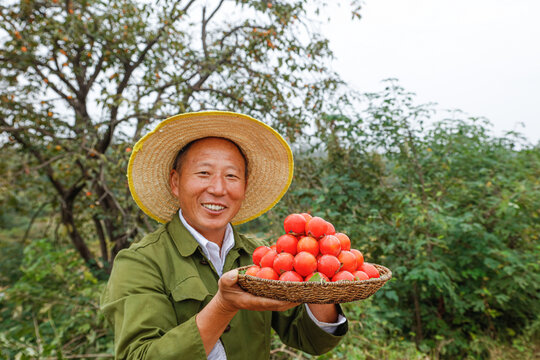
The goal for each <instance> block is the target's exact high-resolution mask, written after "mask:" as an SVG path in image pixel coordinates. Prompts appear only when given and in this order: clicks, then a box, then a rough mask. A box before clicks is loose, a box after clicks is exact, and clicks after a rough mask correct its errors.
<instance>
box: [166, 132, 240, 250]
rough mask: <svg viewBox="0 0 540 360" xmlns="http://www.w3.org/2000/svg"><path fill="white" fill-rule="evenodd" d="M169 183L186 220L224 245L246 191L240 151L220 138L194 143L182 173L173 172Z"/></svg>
mask: <svg viewBox="0 0 540 360" xmlns="http://www.w3.org/2000/svg"><path fill="white" fill-rule="evenodd" d="M170 184H171V190H172V192H173V194H174V195H175V196H176V197H177V198H178V200H179V202H180V208H181V209H182V214H183V216H184V218H185V219H186V221H187V222H188V223H189V224H190V225H191V226H192V227H193V228H195V230H197V231H198V232H200V233H201V234H202V235H203V236H204V237H205V238H207V239H208V240H210V241H214V242H216V241H217V242H218V243H220V244H221V241H222V239H223V234H224V231H225V228H226V226H227V224H228V223H229V222H230V221H231V219H232V218H233V217H234V216H235V215H236V213H237V212H238V211H239V210H240V207H241V205H242V201H243V200H244V195H245V192H246V178H245V162H244V158H243V157H242V155H241V154H240V151H239V150H238V148H237V147H236V146H235V145H234V144H233V143H231V142H230V141H227V140H224V139H219V138H207V139H202V140H199V141H197V142H195V143H193V144H192V145H191V147H190V148H189V149H188V150H187V153H186V154H185V156H184V158H183V161H182V164H181V167H180V169H179V172H177V171H175V170H173V171H172V172H171V181H170Z"/></svg>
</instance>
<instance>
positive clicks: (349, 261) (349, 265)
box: [338, 250, 358, 273]
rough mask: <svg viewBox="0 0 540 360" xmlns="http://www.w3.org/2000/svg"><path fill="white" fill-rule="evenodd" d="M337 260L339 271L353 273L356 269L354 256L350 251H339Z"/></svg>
mask: <svg viewBox="0 0 540 360" xmlns="http://www.w3.org/2000/svg"><path fill="white" fill-rule="evenodd" d="M338 260H339V262H340V263H341V270H345V271H348V272H351V273H353V272H355V271H356V269H357V267H358V266H357V265H356V256H355V255H354V254H353V253H352V252H350V251H346V250H345V251H343V250H342V251H341V252H340V253H339V255H338Z"/></svg>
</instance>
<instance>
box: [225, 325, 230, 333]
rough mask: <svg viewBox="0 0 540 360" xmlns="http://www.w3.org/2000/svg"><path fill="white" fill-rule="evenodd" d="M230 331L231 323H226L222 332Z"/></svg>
mask: <svg viewBox="0 0 540 360" xmlns="http://www.w3.org/2000/svg"><path fill="white" fill-rule="evenodd" d="M229 331H231V325H227V327H226V328H225V330H223V332H224V333H226V332H229Z"/></svg>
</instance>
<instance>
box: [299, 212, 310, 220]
mask: <svg viewBox="0 0 540 360" xmlns="http://www.w3.org/2000/svg"><path fill="white" fill-rule="evenodd" d="M300 215H302V216H303V217H304V219H306V222H308V221H309V220H311V219H312V218H313V216H311V215H310V214H308V213H301V214H300Z"/></svg>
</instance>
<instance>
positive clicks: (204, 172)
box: [197, 171, 210, 175]
mask: <svg viewBox="0 0 540 360" xmlns="http://www.w3.org/2000/svg"><path fill="white" fill-rule="evenodd" d="M197 174H199V175H208V174H210V173H209V172H208V171H199V172H198V173H197Z"/></svg>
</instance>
